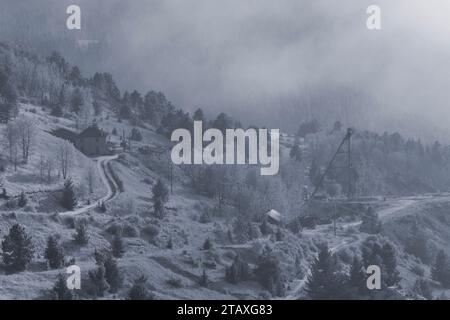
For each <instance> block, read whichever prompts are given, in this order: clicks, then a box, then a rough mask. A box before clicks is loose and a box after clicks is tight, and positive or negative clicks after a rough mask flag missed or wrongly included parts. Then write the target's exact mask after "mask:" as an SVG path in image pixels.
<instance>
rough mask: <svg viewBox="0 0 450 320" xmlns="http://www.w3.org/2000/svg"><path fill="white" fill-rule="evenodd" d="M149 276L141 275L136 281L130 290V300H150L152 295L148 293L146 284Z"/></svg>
mask: <svg viewBox="0 0 450 320" xmlns="http://www.w3.org/2000/svg"><path fill="white" fill-rule="evenodd" d="M146 282H147V278H146V277H145V276H140V277H139V278H137V279H136V280H135V281H134V284H133V286H132V287H131V289H130V291H128V297H127V298H128V300H149V299H152V296H151V295H150V294H149V293H148V291H147V288H146V287H145V284H146Z"/></svg>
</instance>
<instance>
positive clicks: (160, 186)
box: [152, 179, 169, 204]
mask: <svg viewBox="0 0 450 320" xmlns="http://www.w3.org/2000/svg"><path fill="white" fill-rule="evenodd" d="M152 193H153V201H155V200H157V199H159V200H161V202H162V203H163V204H165V203H167V201H168V200H169V189H168V188H167V186H166V185H165V183H164V182H163V181H162V180H161V179H158V181H157V182H156V184H155V186H154V187H153V188H152Z"/></svg>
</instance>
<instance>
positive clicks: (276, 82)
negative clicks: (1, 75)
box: [0, 0, 450, 137]
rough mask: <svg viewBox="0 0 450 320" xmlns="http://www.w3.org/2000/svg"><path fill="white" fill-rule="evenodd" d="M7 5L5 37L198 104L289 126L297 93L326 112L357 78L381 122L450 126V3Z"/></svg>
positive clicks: (138, 0)
mask: <svg viewBox="0 0 450 320" xmlns="http://www.w3.org/2000/svg"><path fill="white" fill-rule="evenodd" d="M68 4H80V5H81V8H82V15H83V16H82V18H83V20H82V27H83V30H82V31H81V32H79V31H70V32H69V31H67V30H65V29H64V28H65V18H66V15H65V7H66V6H67V5H68ZM370 4H378V5H379V6H380V7H381V10H382V30H381V31H369V30H367V28H366V19H367V14H366V9H367V7H368V6H369V5H370ZM1 5H2V6H3V8H2V10H1V13H0V27H2V28H0V36H2V35H3V36H5V37H7V38H11V37H12V38H14V37H16V38H17V39H18V40H23V39H28V38H29V37H26V35H30V34H32V35H33V36H32V37H31V38H32V39H31V40H33V39H34V40H36V41H38V42H39V44H40V47H41V48H42V47H43V48H48V49H50V48H51V47H52V46H55V43H56V44H58V43H59V44H64V45H63V46H62V48H59V49H60V50H62V51H64V50H65V49H66V52H64V53H65V54H68V55H69V56H71V57H72V59H73V60H76V62H79V63H80V64H81V66H82V68H83V69H84V71H85V72H86V73H88V72H92V71H94V70H93V69H94V66H95V68H100V69H103V70H105V71H111V72H112V73H113V74H114V76H115V78H116V79H117V82H118V83H119V84H120V86H121V87H122V88H127V89H132V88H138V89H139V90H140V91H143V92H145V91H147V90H149V89H156V90H162V91H163V92H165V93H166V95H167V96H168V97H169V98H170V99H171V100H172V101H173V102H174V103H175V104H177V105H179V106H182V107H184V108H187V109H191V110H192V109H193V108H195V107H196V106H201V107H203V108H204V109H206V110H207V111H209V112H211V113H215V112H217V111H221V110H224V111H229V112H230V113H232V114H233V113H234V114H239V113H242V115H243V116H245V117H246V118H251V117H252V115H253V116H254V121H260V120H261V117H263V118H264V119H268V120H270V119H271V115H273V119H278V120H277V121H278V123H276V124H277V125H278V124H279V122H283V121H286V122H288V121H293V119H292V118H290V117H289V115H287V116H286V115H283V116H281V115H280V114H279V113H280V112H281V111H283V113H284V112H288V111H289V108H286V107H285V106H283V104H285V103H286V101H291V104H292V105H294V106H295V104H296V102H295V101H297V100H299V101H300V100H301V101H302V103H305V101H306V100H307V99H306V100H305V96H309V97H311V98H310V99H312V100H317V99H318V101H319V102H317V103H312V104H311V105H313V106H314V108H317V110H319V111H318V112H319V113H320V112H323V111H320V110H321V104H328V106H326V108H328V109H330V108H333V106H332V104H333V101H335V100H336V101H340V102H338V104H339V103H341V104H347V103H348V100H347V99H348V98H344V99H342V97H341V93H338V94H336V90H337V88H339V90H337V91H338V92H342V90H341V89H342V88H345V89H344V90H343V91H345V92H351V94H350V96H352V95H354V94H355V95H358V96H364V97H365V98H364V99H361V100H358V101H357V102H356V103H361V104H366V103H365V101H366V100H365V99H367V105H366V106H361V110H362V111H363V110H364V111H365V108H375V109H376V110H372V112H373V117H375V118H376V119H377V120H376V124H375V125H376V126H380V127H383V125H385V127H388V128H389V129H395V126H399V127H400V126H403V125H404V126H405V127H408V125H405V123H404V119H411V120H410V121H411V122H414V121H416V120H414V119H419V120H417V121H421V122H422V126H421V128H422V127H423V130H425V131H426V130H429V132H424V134H426V135H429V134H431V135H432V134H433V132H439V134H440V135H442V133H443V132H444V133H450V125H449V124H448V123H447V119H449V118H450V106H449V101H450V99H449V98H450V93H449V88H448V86H449V82H448V81H447V78H448V77H449V75H450V41H449V38H450V23H449V20H448V15H449V13H450V2H447V1H442V0H427V1H424V0H396V1H365V0H345V1H336V0H310V1H304V0H220V1H219V0H133V1H120V0H89V1H87V0H83V1H75V0H74V1H66V0H61V1H60V0H58V1H57V0H40V1H31V0H29V1H23V2H21V3H20V4H15V1H12V0H2V4H1ZM55 39H57V40H55ZM62 39H66V40H67V39H69V40H68V41H72V42H75V40H77V39H78V40H80V39H87V40H99V41H100V42H99V44H98V45H97V46H98V47H99V49H98V52H100V53H98V52H97V55H94V54H92V52H90V55H89V59H86V57H85V56H83V54H86V53H83V52H81V53H80V52H78V51H75V52H71V51H69V52H67V45H66V42H64V41H63V40H62ZM47 43H48V45H47ZM70 50H73V49H72V48H71V49H70ZM92 51H95V50H92ZM311 92H312V93H311ZM336 95H337V96H338V97H336ZM323 96H327V99H324V100H321V99H320V97H322V98H323ZM318 97H319V98H318ZM292 101H294V102H292ZM330 105H331V106H330ZM290 108H291V109H292V108H293V107H292V106H291V107H290ZM294 108H295V107H294ZM326 108H325V109H326ZM405 114H407V115H405ZM394 115H395V116H394ZM295 116H296V117H297V116H298V115H295ZM308 116H311V115H308ZM341 116H342V115H341ZM305 117H306V116H305ZM382 119H385V120H382ZM344 120H345V119H344ZM248 121H250V122H251V121H253V119H248ZM295 121H300V119H299V120H297V119H295ZM349 121H350V120H349ZM402 121H403V122H402ZM292 126H293V125H292ZM412 127H415V128H416V126H415V125H412ZM419 127H420V126H419ZM439 128H441V129H439ZM415 130H416V129H415ZM406 131H408V130H406ZM410 132H413V133H414V131H410ZM421 133H422V132H420V134H421ZM418 134H419V133H418ZM440 137H441V136H440Z"/></svg>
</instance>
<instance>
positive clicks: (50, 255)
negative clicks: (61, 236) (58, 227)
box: [45, 235, 64, 269]
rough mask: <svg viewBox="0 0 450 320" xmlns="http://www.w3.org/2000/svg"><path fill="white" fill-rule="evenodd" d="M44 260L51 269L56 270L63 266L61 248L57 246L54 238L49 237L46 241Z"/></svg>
mask: <svg viewBox="0 0 450 320" xmlns="http://www.w3.org/2000/svg"><path fill="white" fill-rule="evenodd" d="M45 259H47V260H48V265H49V266H50V268H51V269H58V268H61V267H62V266H63V265H64V252H63V248H62V247H61V246H60V245H59V243H58V240H57V239H56V237H55V236H52V235H51V236H49V237H48V239H47V248H46V249H45Z"/></svg>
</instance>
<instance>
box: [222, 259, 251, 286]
mask: <svg viewBox="0 0 450 320" xmlns="http://www.w3.org/2000/svg"><path fill="white" fill-rule="evenodd" d="M249 277H250V267H249V265H248V263H246V262H245V261H242V259H241V257H240V256H239V255H237V256H236V257H235V258H234V261H233V264H232V265H231V266H229V267H228V268H226V270H225V280H226V281H228V282H230V283H235V284H236V283H239V282H241V281H245V280H248V279H249Z"/></svg>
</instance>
